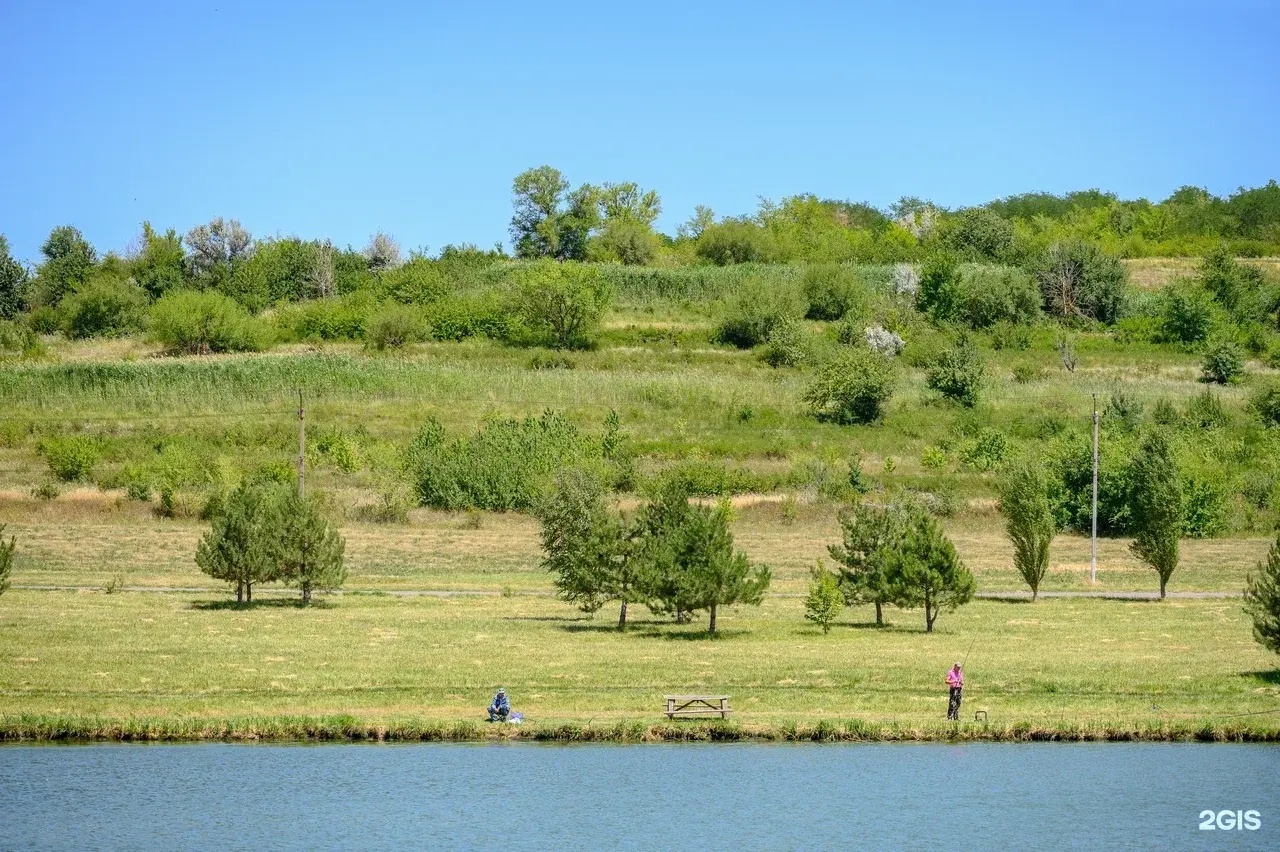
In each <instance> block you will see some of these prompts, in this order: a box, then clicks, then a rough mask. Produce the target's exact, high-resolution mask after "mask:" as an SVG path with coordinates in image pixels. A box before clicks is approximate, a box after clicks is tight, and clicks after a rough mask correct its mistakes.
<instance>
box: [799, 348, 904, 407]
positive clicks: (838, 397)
mask: <svg viewBox="0 0 1280 852" xmlns="http://www.w3.org/2000/svg"><path fill="white" fill-rule="evenodd" d="M894 384H895V378H894V370H893V364H892V362H891V361H889V360H888V359H887V358H885V357H884V356H882V355H877V354H875V353H873V352H868V351H865V350H847V351H844V352H841V353H840V354H839V355H837V356H836V357H835V358H833V359H832V360H831V361H829V362H828V363H827V364H825V365H823V367H822V368H821V369H820V370H819V371H818V375H817V376H816V377H815V378H814V381H813V382H812V384H810V385H809V387H808V388H807V389H806V390H805V393H804V403H805V405H807V406H808V408H809V411H810V413H811V414H813V416H815V417H817V418H818V419H819V420H827V421H831V422H833V423H839V424H841V425H852V424H857V423H874V422H875V421H877V420H879V419H880V418H881V417H882V416H883V414H884V407H885V405H886V404H887V403H888V401H889V398H890V397H891V396H892V395H893V390H894Z"/></svg>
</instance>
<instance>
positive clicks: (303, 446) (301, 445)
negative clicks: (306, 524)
mask: <svg viewBox="0 0 1280 852" xmlns="http://www.w3.org/2000/svg"><path fill="white" fill-rule="evenodd" d="M1094 421H1095V422H1097V417H1096V416H1095V418H1094ZM1094 457H1095V459H1096V458H1097V455H1096V453H1095V456H1094ZM1095 467H1096V463H1095ZM306 478H307V421H306V419H305V418H304V416H303V411H302V388H298V498H299V499H301V498H302V497H304V496H305V488H304V485H303V484H304V482H305V481H306ZM1094 481H1095V485H1094V489H1093V491H1094V495H1095V501H1096V495H1097V491H1098V488H1097V484H1096V482H1097V475H1096V474H1095V475H1094Z"/></svg>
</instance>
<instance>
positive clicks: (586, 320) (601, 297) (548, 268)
mask: <svg viewBox="0 0 1280 852" xmlns="http://www.w3.org/2000/svg"><path fill="white" fill-rule="evenodd" d="M514 279H515V293H514V306H515V311H516V314H517V315H518V316H519V317H520V319H521V320H522V321H523V323H524V327H525V329H527V330H528V332H529V334H530V338H531V339H530V341H529V342H532V343H534V344H536V345H540V346H547V347H549V348H551V349H590V348H592V347H594V346H595V343H596V334H597V332H598V326H599V323H600V317H601V316H602V315H603V314H604V311H605V310H606V309H607V308H608V306H609V300H610V298H611V294H610V290H609V286H608V284H607V283H606V281H605V279H603V278H601V277H600V276H599V275H597V274H596V271H595V269H593V268H592V267H590V266H583V265H581V264H563V263H556V262H555V261H551V260H547V261H539V262H537V263H532V264H529V265H527V266H523V267H520V268H519V269H518V270H517V271H516V273H515V275H514Z"/></svg>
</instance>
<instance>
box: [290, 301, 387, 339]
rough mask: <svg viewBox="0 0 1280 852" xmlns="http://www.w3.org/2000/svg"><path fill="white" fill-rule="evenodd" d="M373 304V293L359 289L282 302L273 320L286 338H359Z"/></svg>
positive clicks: (373, 308) (361, 335)
mask: <svg viewBox="0 0 1280 852" xmlns="http://www.w3.org/2000/svg"><path fill="white" fill-rule="evenodd" d="M376 308H377V303H376V302H375V300H374V296H373V294H372V293H370V292H368V291H363V290H362V291H358V292H355V293H347V294H345V295H343V296H339V297H335V298H328V299H312V300H308V301H305V302H299V303H297V304H293V305H283V306H281V307H280V308H278V309H277V310H276V314H275V323H276V327H277V328H278V329H280V331H281V336H282V337H284V338H286V339H292V340H300V341H318V340H362V339H363V338H364V334H365V326H366V324H367V323H368V319H369V314H370V313H372V312H373V311H374V310H376Z"/></svg>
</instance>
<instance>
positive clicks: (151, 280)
mask: <svg viewBox="0 0 1280 852" xmlns="http://www.w3.org/2000/svg"><path fill="white" fill-rule="evenodd" d="M186 258H187V253H186V251H185V250H184V249H183V248H182V238H181V237H179V236H178V233H177V231H175V230H173V229H172V228H170V229H169V230H168V231H166V232H165V233H164V235H163V236H161V235H160V234H159V233H157V232H156V230H155V229H154V228H152V227H151V223H150V222H143V223H142V247H141V248H140V249H139V251H138V254H137V255H136V256H135V257H134V258H133V259H132V260H131V261H130V262H129V272H130V275H131V276H132V278H133V280H134V281H136V282H137V283H138V286H140V287H141V288H142V289H143V290H145V291H146V293H147V295H148V296H150V297H151V298H152V299H158V298H160V297H161V296H163V295H164V294H165V293H168V292H169V291H170V290H177V289H178V288H180V287H182V286H183V285H184V284H185V283H186Z"/></svg>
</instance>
